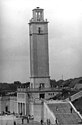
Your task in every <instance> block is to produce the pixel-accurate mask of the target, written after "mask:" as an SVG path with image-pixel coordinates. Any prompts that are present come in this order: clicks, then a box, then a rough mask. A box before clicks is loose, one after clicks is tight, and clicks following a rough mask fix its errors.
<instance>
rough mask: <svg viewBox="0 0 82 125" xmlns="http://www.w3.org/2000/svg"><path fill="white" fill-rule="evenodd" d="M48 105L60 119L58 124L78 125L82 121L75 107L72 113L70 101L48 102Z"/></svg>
mask: <svg viewBox="0 0 82 125" xmlns="http://www.w3.org/2000/svg"><path fill="white" fill-rule="evenodd" d="M48 107H49V109H50V110H51V111H52V112H53V113H54V115H55V117H56V118H57V119H58V123H59V124H58V125H78V124H80V123H81V118H80V116H79V115H78V114H77V112H75V110H74V109H73V107H72V113H71V111H70V108H71V104H70V103H68V102H64V103H54V104H48ZM80 125H81V124H80Z"/></svg>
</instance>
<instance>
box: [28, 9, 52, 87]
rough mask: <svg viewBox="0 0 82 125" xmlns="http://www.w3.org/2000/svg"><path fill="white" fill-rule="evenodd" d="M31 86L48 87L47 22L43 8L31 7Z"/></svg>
mask: <svg viewBox="0 0 82 125" xmlns="http://www.w3.org/2000/svg"><path fill="white" fill-rule="evenodd" d="M29 37H30V81H31V88H49V87H50V77H49V54H48V22H47V20H44V10H43V9H41V8H39V7H37V8H35V9H33V17H32V19H31V20H30V22H29Z"/></svg>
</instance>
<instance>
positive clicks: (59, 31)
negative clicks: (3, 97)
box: [0, 0, 82, 83]
mask: <svg viewBox="0 0 82 125" xmlns="http://www.w3.org/2000/svg"><path fill="white" fill-rule="evenodd" d="M36 7H40V8H43V9H44V18H45V19H46V18H47V19H48V21H49V24H48V33H49V36H48V42H49V69H50V78H51V79H55V80H59V79H62V76H63V79H64V80H65V79H69V78H75V77H80V76H82V0H0V82H9V83H11V82H14V81H21V82H28V81H30V79H29V77H30V68H29V67H30V60H29V59H30V54H29V26H28V23H29V20H30V19H31V18H32V10H33V9H34V8H36Z"/></svg>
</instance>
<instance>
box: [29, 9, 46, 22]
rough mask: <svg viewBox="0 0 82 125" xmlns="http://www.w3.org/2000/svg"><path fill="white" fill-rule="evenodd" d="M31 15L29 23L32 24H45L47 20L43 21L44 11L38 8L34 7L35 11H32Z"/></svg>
mask: <svg viewBox="0 0 82 125" xmlns="http://www.w3.org/2000/svg"><path fill="white" fill-rule="evenodd" d="M32 11H33V13H32V14H33V15H32V17H33V18H32V19H31V20H30V23H32V22H40V23H41V22H47V19H46V20H44V9H41V8H40V7H36V8H35V9H33V10H32Z"/></svg>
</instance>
